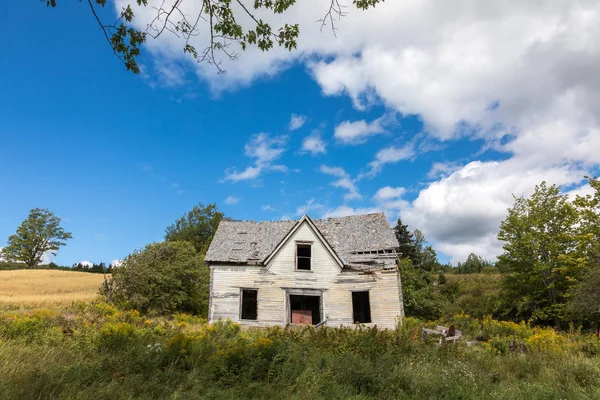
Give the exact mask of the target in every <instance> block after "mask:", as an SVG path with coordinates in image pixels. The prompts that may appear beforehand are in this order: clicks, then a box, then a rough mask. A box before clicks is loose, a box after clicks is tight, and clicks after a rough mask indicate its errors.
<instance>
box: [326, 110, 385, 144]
mask: <svg viewBox="0 0 600 400" xmlns="http://www.w3.org/2000/svg"><path fill="white" fill-rule="evenodd" d="M382 121H383V117H382V118H378V119H376V120H374V121H372V122H367V121H365V120H364V119H361V120H359V121H344V122H342V123H341V124H339V125H337V126H336V127H335V131H334V133H333V136H334V137H335V138H336V139H337V140H338V141H340V142H341V143H344V144H361V143H364V142H366V141H367V139H368V137H369V136H372V135H378V134H381V133H384V132H385V129H384V127H383V123H382Z"/></svg>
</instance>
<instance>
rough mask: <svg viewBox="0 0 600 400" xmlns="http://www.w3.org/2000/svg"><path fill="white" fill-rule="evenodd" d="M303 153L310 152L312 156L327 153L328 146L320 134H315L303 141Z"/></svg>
mask: <svg viewBox="0 0 600 400" xmlns="http://www.w3.org/2000/svg"><path fill="white" fill-rule="evenodd" d="M302 151H304V152H308V153H310V154H311V155H313V156H314V155H317V154H320V153H322V154H325V153H327V149H326V144H325V141H324V140H323V139H321V135H320V134H319V133H313V134H311V135H309V136H307V137H305V138H304V140H303V141H302Z"/></svg>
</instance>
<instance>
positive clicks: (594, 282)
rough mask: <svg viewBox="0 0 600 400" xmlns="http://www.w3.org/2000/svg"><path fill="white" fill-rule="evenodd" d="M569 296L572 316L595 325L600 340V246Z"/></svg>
mask: <svg viewBox="0 0 600 400" xmlns="http://www.w3.org/2000/svg"><path fill="white" fill-rule="evenodd" d="M569 294H570V296H569V297H570V299H569V311H570V312H571V315H573V317H574V318H575V319H576V320H579V321H582V322H584V323H587V324H589V325H592V324H595V325H596V335H597V336H598V338H600V246H596V249H595V251H594V257H593V259H592V260H591V262H590V265H589V267H588V268H587V269H586V272H585V274H584V275H583V276H582V279H581V281H580V283H579V284H578V285H574V286H573V288H572V289H571V291H570V293H569Z"/></svg>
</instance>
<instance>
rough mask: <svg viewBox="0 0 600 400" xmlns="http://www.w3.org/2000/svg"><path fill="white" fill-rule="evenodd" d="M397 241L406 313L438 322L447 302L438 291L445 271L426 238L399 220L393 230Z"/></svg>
mask: <svg viewBox="0 0 600 400" xmlns="http://www.w3.org/2000/svg"><path fill="white" fill-rule="evenodd" d="M394 233H395V234H396V239H397V240H398V244H399V248H398V252H399V253H400V258H401V259H400V261H399V262H398V271H399V273H400V279H401V281H402V297H403V302H404V311H405V313H406V315H408V316H410V317H417V318H424V319H436V318H439V317H440V316H441V315H442V313H443V310H444V304H443V303H444V298H443V297H442V296H441V295H440V293H439V290H437V289H438V287H439V286H440V285H441V286H443V282H444V280H445V276H444V275H443V274H441V275H436V274H435V272H438V271H439V272H441V271H442V268H441V265H440V263H439V262H438V260H437V254H436V253H435V250H433V248H432V247H431V246H429V245H426V243H427V242H426V240H425V236H424V235H423V233H421V231H419V230H418V229H415V231H414V234H413V233H410V231H409V230H408V226H407V225H403V224H402V221H401V220H400V219H398V222H397V223H396V226H395V227H394Z"/></svg>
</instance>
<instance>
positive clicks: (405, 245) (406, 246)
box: [394, 218, 419, 265]
mask: <svg viewBox="0 0 600 400" xmlns="http://www.w3.org/2000/svg"><path fill="white" fill-rule="evenodd" d="M394 233H395V235H396V239H397V240H398V244H399V247H398V252H399V253H400V257H401V258H409V259H410V260H411V261H412V263H413V265H414V264H418V263H419V259H418V254H417V247H416V245H415V240H414V237H413V234H412V233H410V231H409V230H408V225H403V224H402V220H400V218H398V222H396V226H395V227H394Z"/></svg>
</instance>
